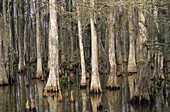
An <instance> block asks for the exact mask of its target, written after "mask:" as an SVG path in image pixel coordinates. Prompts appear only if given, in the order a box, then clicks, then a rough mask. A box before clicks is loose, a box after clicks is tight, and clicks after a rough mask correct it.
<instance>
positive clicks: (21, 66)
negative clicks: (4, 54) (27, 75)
mask: <svg viewBox="0 0 170 112" xmlns="http://www.w3.org/2000/svg"><path fill="white" fill-rule="evenodd" d="M18 16H19V23H18V26H19V38H18V43H19V65H18V72H22V71H24V63H23V37H24V1H21V2H19V12H18Z"/></svg>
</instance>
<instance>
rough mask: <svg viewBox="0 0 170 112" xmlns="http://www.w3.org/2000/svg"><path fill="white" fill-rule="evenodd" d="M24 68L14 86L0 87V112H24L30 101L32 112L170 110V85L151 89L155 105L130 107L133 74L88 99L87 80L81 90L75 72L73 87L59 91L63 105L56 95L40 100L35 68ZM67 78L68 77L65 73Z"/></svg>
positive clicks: (41, 96) (145, 111) (142, 111)
mask: <svg viewBox="0 0 170 112" xmlns="http://www.w3.org/2000/svg"><path fill="white" fill-rule="evenodd" d="M27 66H28V67H27V72H26V73H25V74H15V75H14V76H17V77H16V79H17V81H16V82H15V84H13V85H11V86H10V85H9V86H3V87H0V112H1V111H2V112H25V111H26V102H27V101H29V102H30V104H31V99H32V100H34V101H35V110H34V111H35V112H99V111H102V112H161V111H163V112H168V111H169V109H170V108H169V104H170V91H169V90H170V89H169V88H168V86H169V85H167V84H165V83H162V85H161V87H160V88H159V89H158V88H153V89H152V91H153V92H152V93H154V91H156V92H157V94H155V96H154V98H155V99H156V100H155V103H153V104H150V105H146V106H139V105H131V104H130V103H129V99H130V97H132V96H133V93H134V88H135V87H134V86H135V85H134V81H135V77H136V75H135V74H134V75H131V76H128V75H127V74H125V75H124V77H119V82H120V83H119V85H120V89H119V90H112V91H109V90H105V89H103V93H102V94H100V95H90V94H89V86H90V85H89V83H90V80H88V82H87V89H85V90H80V88H79V83H80V80H79V79H80V77H79V73H78V72H74V74H73V84H69V85H68V86H63V87H62V88H61V89H62V97H63V101H62V102H60V101H59V94H58V93H52V94H51V95H50V96H48V97H43V89H44V86H45V83H46V82H45V81H44V82H42V81H40V80H35V79H32V77H31V76H32V74H33V72H34V73H35V68H34V67H33V66H30V65H27ZM14 71H15V69H14ZM68 74H70V73H69V72H68ZM101 76H102V77H105V76H104V75H101ZM101 81H102V80H101ZM104 83H105V82H104V80H103V82H101V84H102V88H104V86H103V85H104ZM71 91H73V97H74V100H75V102H71V101H70V99H71ZM100 105H101V106H100ZM30 106H31V105H30ZM99 107H102V108H99Z"/></svg>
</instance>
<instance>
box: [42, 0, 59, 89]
mask: <svg viewBox="0 0 170 112" xmlns="http://www.w3.org/2000/svg"><path fill="white" fill-rule="evenodd" d="M49 7H50V8H49V9H50V24H51V25H50V31H49V58H50V73H49V77H48V81H47V84H46V86H45V91H57V90H60V85H59V63H58V62H59V60H58V57H59V50H58V49H59V48H58V47H59V45H58V25H57V10H56V1H55V0H50V1H49ZM50 87H52V89H50Z"/></svg>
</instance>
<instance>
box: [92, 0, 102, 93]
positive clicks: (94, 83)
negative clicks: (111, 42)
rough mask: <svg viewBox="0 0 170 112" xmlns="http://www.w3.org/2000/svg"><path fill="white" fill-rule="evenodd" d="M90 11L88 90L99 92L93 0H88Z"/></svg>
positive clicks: (100, 90)
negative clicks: (89, 80)
mask: <svg viewBox="0 0 170 112" xmlns="http://www.w3.org/2000/svg"><path fill="white" fill-rule="evenodd" d="M90 3H91V7H92V11H91V12H90V26H91V46H92V47H91V50H92V59H91V66H92V78H91V85H90V92H94V93H100V92H102V89H101V85H100V79H99V71H98V53H97V51H98V50H97V34H96V29H95V26H94V14H93V13H94V12H93V11H94V0H90Z"/></svg>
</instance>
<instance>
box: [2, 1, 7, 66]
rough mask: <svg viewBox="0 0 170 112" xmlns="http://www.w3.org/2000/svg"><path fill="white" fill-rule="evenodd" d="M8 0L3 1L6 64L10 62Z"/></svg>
mask: <svg viewBox="0 0 170 112" xmlns="http://www.w3.org/2000/svg"><path fill="white" fill-rule="evenodd" d="M6 6H7V5H6V0H3V22H4V34H3V44H4V51H5V63H6V62H8V28H7V27H8V25H7V9H6Z"/></svg>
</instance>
